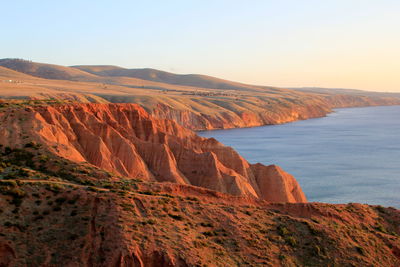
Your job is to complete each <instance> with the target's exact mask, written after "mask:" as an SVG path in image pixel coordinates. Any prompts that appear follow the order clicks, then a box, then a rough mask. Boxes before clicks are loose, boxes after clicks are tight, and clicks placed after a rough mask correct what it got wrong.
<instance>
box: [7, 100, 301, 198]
mask: <svg viewBox="0 0 400 267" xmlns="http://www.w3.org/2000/svg"><path fill="white" fill-rule="evenodd" d="M0 116H1V117H0V121H1V126H0V143H1V144H3V145H6V146H11V147H18V146H20V145H21V144H25V143H27V140H28V139H25V138H26V137H27V136H29V137H32V140H33V141H35V142H37V143H40V144H43V145H44V146H45V147H46V148H47V149H48V150H50V151H51V152H52V153H55V154H57V155H59V156H62V157H64V158H67V159H69V160H72V161H75V162H89V163H91V164H93V165H95V166H98V167H100V168H102V169H105V170H108V171H110V172H113V173H116V174H119V175H123V176H127V177H130V178H139V179H144V180H150V181H163V182H164V181H168V182H174V183H178V184H191V185H195V186H200V187H205V188H208V189H212V190H216V191H219V192H222V193H228V194H232V195H237V196H248V197H254V198H260V199H263V200H267V201H271V202H306V198H305V196H304V194H303V192H302V190H301V188H300V186H299V185H298V184H297V182H296V180H295V179H294V178H293V176H291V175H289V174H287V173H285V172H284V171H283V170H282V169H280V168H279V167H277V166H264V165H261V164H256V165H251V164H249V163H248V162H247V161H246V160H245V159H243V158H242V157H241V156H240V155H239V154H238V153H237V152H236V151H234V150H233V149H232V148H230V147H227V146H224V145H222V144H221V143H219V142H218V141H216V140H215V139H212V138H211V139H207V138H203V137H200V136H197V135H196V134H195V133H194V132H192V131H190V130H188V129H186V128H184V127H182V126H180V125H179V124H177V123H176V122H174V121H171V120H166V119H155V118H153V117H151V116H150V115H149V114H148V113H147V112H146V111H145V110H144V109H142V108H141V107H140V106H138V105H135V104H71V105H55V106H43V107H29V108H26V109H19V110H17V111H15V110H11V109H10V110H7V111H5V112H3V113H2V114H1V115H0ZM29 140H30V139H29Z"/></svg>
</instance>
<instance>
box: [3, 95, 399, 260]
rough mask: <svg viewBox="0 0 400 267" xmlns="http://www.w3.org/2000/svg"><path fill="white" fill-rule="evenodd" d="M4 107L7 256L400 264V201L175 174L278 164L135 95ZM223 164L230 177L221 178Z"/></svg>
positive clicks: (278, 181) (278, 180) (278, 179)
mask: <svg viewBox="0 0 400 267" xmlns="http://www.w3.org/2000/svg"><path fill="white" fill-rule="evenodd" d="M116 114H118V117H115V115H116ZM0 115H1V117H0V120H1V123H0V127H1V130H0V132H1V134H0V155H1V157H0V194H1V197H0V233H1V235H0V265H1V266H61V265H62V266H121V267H128V266H142V267H144V266H146V267H148V266H149V267H156V266H299V265H300V266H398V265H399V264H400V237H399V235H400V228H399V227H398V226H399V224H398V222H399V221H400V211H398V210H395V209H393V208H383V207H380V206H368V205H361V204H347V205H346V204H343V205H332V204H322V203H271V202H268V201H266V200H265V199H267V200H268V197H255V196H254V195H253V196H251V195H248V194H237V192H236V193H235V192H227V193H229V194H225V193H221V192H217V191H215V190H210V189H206V188H204V187H207V186H206V184H203V185H202V187H199V186H193V185H191V184H189V183H186V182H183V181H177V180H175V181H173V180H170V178H171V177H174V176H173V175H172V176H171V172H170V170H172V169H173V168H174V166H175V167H176V166H178V168H179V172H180V173H181V174H182V175H184V176H185V177H187V180H190V181H194V180H195V179H198V178H199V177H201V176H199V174H201V172H206V174H207V175H206V176H207V177H210V178H212V179H208V180H207V184H212V183H213V182H214V181H218V180H219V179H222V180H225V181H227V180H228V179H231V178H230V177H235V176H236V177H239V175H238V174H239V173H244V172H247V175H241V177H242V179H243V178H246V179H248V178H249V177H250V174H251V173H252V174H253V175H254V177H263V178H262V179H267V180H268V176H265V172H264V171H263V170H265V169H268V167H265V166H262V165H261V164H257V165H250V166H249V165H248V163H247V162H246V161H245V160H244V159H242V158H241V157H240V156H238V155H237V154H236V152H234V151H233V150H232V149H230V148H227V147H225V146H223V145H221V144H219V143H218V142H217V141H215V140H212V139H205V138H201V137H196V135H195V134H194V133H193V132H191V131H189V130H186V129H183V128H182V127H180V126H179V125H177V124H176V123H174V122H171V121H162V120H156V119H153V118H151V117H149V116H148V115H147V114H146V113H145V111H144V110H143V109H141V108H139V107H137V106H135V105H115V104H111V105H103V104H102V105H98V104H97V105H93V104H80V105H77V104H72V105H67V104H64V103H61V104H60V103H56V102H54V103H51V102H49V103H44V102H40V101H33V102H12V103H8V102H6V103H2V108H1V109H0ZM92 133H95V134H96V136H94V135H93V134H92ZM123 140H125V141H124V142H123ZM100 144H102V145H100ZM143 145H146V146H147V148H146V150H148V152H149V153H148V154H147V155H144V154H143V151H140V146H143ZM96 149H99V150H96ZM131 149H132V153H133V152H134V150H133V149H137V151H136V153H137V154H127V151H129V150H131ZM163 149H164V151H167V150H168V149H169V150H170V152H169V153H170V155H169V156H170V157H171V158H172V157H175V162H174V161H173V160H169V159H168V157H166V156H165V153H164V154H163V153H161V154H160V151H162V150H163ZM205 150H206V151H205ZM108 152H110V153H111V154H112V155H113V156H111V154H107V153H108ZM122 154H124V155H129V157H127V158H126V159H129V162H131V164H133V165H134V166H136V168H132V170H140V172H141V173H142V174H145V173H146V170H148V171H149V172H148V174H151V175H152V176H151V175H149V176H146V175H142V176H140V175H139V173H137V174H135V175H132V174H130V173H126V174H125V175H118V174H117V173H112V172H110V171H109V170H107V169H108V167H109V166H110V165H107V164H108V163H110V160H112V159H115V157H116V158H117V159H115V162H117V161H119V162H121V163H122V158H123V157H121V156H122ZM103 155H104V157H103ZM196 155H197V157H199V156H201V155H203V156H206V158H207V157H208V156H207V155H212V157H211V158H213V159H212V160H209V161H204V158H203V159H202V160H198V159H197V158H196V157H195V156H196ZM95 159H97V160H98V161H95ZM99 159H101V160H99ZM93 160H94V161H93ZM139 161H141V163H140V162H139ZM185 161H190V164H189V165H187V164H184V163H185ZM152 162H154V163H155V164H156V165H152ZM127 163H128V162H126V163H124V164H123V165H124V166H125V167H127V166H128V165H127ZM165 163H167V166H166V165H165ZM140 164H143V165H144V166H147V168H137V167H138V166H140ZM156 166H160V167H161V168H159V169H158V174H159V176H156V175H155V171H156V169H155V167H156ZM111 167H112V168H115V167H116V166H115V165H114V167H113V166H112V164H111ZM120 167H122V165H120ZM183 167H185V168H183ZM248 167H250V168H248ZM272 168H273V170H276V171H277V173H276V172H275V171H274V172H272V174H273V176H269V177H270V178H269V179H272V180H271V181H275V182H274V183H269V184H268V183H267V184H264V185H265V188H264V190H265V191H264V192H267V194H266V195H275V196H276V195H279V192H282V191H281V190H280V189H283V188H285V187H282V182H284V181H291V179H293V180H292V182H291V183H292V184H293V182H294V178H292V177H290V176H288V175H286V174H284V172H283V171H282V170H280V169H279V168H277V167H275V166H273V167H272ZM125 169H126V170H127V168H125ZM113 170H114V171H115V172H116V171H118V172H119V170H120V169H118V168H115V169H113ZM215 170H217V171H219V172H220V173H221V174H223V173H229V176H221V177H215V176H212V175H213V174H212V173H213V171H215ZM279 173H280V174H284V175H283V176H279V175H277V174H279ZM121 174H122V173H121ZM175 175H176V173H175ZM209 175H210V176H209ZM260 175H262V176H260ZM150 176H151V177H150ZM168 177H170V178H168ZM182 178H183V176H182ZM256 180H259V179H258V178H256ZM160 181H163V182H160ZM171 181H172V182H173V183H171ZM253 186H254V187H253V188H255V185H254V184H253ZM248 188H249V187H248ZM214 189H215V188H214ZM259 189H261V188H259ZM254 190H255V189H254ZM297 190H301V189H299V188H298V187H297ZM220 191H223V190H220ZM232 193H233V194H234V195H232ZM292 193H293V189H290V190H287V191H286V193H285V194H286V195H290V194H292ZM288 200H289V199H281V201H283V202H287V201H288ZM275 201H276V200H273V202H275ZM289 201H290V200H289ZM303 201H304V200H303ZM303 201H302V202H303Z"/></svg>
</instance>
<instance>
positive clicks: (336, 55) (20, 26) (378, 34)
mask: <svg viewBox="0 0 400 267" xmlns="http://www.w3.org/2000/svg"><path fill="white" fill-rule="evenodd" d="M300 2H301V3H300ZM3 6H4V10H11V11H12V10H16V12H5V13H4V14H2V16H1V18H0V22H1V23H2V25H3V27H2V28H3V29H4V30H3V33H2V34H3V36H4V37H3V40H2V44H1V48H2V49H1V50H0V58H23V59H27V60H32V61H35V62H42V63H50V64H58V65H65V66H71V65H117V66H120V67H125V68H154V69H158V70H163V71H168V72H173V73H179V74H191V73H193V74H204V75H209V76H214V77H218V78H221V79H226V80H232V81H237V82H242V83H247V84H256V85H264V86H276V87H283V88H287V87H324V88H346V89H360V90H368V91H381V92H400V75H399V74H400V73H399V72H400V52H399V49H398V47H400V36H399V35H398V34H397V31H398V29H399V27H400V18H399V17H398V14H399V12H400V3H399V2H397V1H390V0H384V1H379V2H377V1H368V0H367V1H356V0H353V1H334V2H321V1H316V0H313V1H312V0H305V1H280V2H279V3H277V2H274V1H254V2H252V3H251V5H249V4H246V3H243V2H242V1H218V3H215V2H212V1H202V2H201V3H200V2H192V3H187V2H183V1H169V2H168V3H166V2H162V1H155V2H152V3H141V2H139V3H133V2H131V1H117V2H115V4H113V6H109V4H107V3H106V2H102V1H99V2H98V1H96V2H95V1H87V2H85V3H81V2H80V1H70V2H68V3H53V2H52V1H42V2H41V3H40V4H38V3H34V2H30V1H18V3H11V2H9V3H4V4H3Z"/></svg>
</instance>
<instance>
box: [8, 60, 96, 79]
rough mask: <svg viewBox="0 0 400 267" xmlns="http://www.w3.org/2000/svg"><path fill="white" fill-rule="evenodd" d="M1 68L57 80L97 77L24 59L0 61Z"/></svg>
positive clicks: (68, 68)
mask: <svg viewBox="0 0 400 267" xmlns="http://www.w3.org/2000/svg"><path fill="white" fill-rule="evenodd" d="M0 66H2V67H5V68H8V69H12V70H15V71H18V72H22V73H25V74H28V75H32V76H36V77H40V78H45V79H55V80H81V79H93V78H95V77H96V75H94V74H91V73H88V72H85V71H82V70H79V69H76V68H70V67H64V66H59V65H53V64H44V63H36V62H32V61H27V60H23V59H12V58H5V59H0Z"/></svg>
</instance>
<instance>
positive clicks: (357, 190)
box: [198, 106, 400, 208]
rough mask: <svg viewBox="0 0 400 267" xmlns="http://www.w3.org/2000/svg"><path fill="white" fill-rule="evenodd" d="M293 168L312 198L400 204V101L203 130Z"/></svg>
mask: <svg viewBox="0 0 400 267" xmlns="http://www.w3.org/2000/svg"><path fill="white" fill-rule="evenodd" d="M198 134H199V135H201V136H204V137H214V138H216V139H217V140H218V141H220V142H222V143H223V144H225V145H228V146H232V147H233V148H234V149H236V150H237V151H238V152H239V153H240V154H241V155H242V156H244V157H245V158H246V159H247V160H248V161H250V162H251V163H256V162H261V163H263V164H277V165H280V166H281V167H282V168H283V169H284V170H286V171H287V172H289V173H291V174H293V175H294V176H295V177H296V179H297V181H298V182H299V183H300V185H301V187H302V188H303V191H304V193H305V194H306V196H307V198H308V200H309V201H318V202H328V203H348V202H359V203H368V204H380V205H384V206H393V207H397V208H400V106H389V107H365V108H346V109H337V110H335V112H334V113H331V114H329V115H328V116H327V117H324V118H318V119H310V120H305V121H297V122H294V123H288V124H283V125H273V126H262V127H255V128H244V129H232V130H215V131H204V132H199V133H198Z"/></svg>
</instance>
